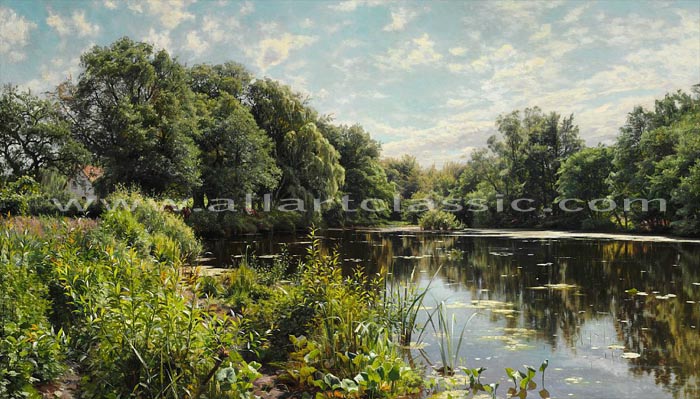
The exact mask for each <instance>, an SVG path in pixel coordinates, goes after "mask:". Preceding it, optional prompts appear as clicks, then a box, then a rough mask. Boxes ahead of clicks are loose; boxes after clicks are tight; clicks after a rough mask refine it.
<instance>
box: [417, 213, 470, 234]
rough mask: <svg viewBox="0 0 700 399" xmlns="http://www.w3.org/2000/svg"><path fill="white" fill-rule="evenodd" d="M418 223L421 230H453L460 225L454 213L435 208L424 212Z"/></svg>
mask: <svg viewBox="0 0 700 399" xmlns="http://www.w3.org/2000/svg"><path fill="white" fill-rule="evenodd" d="M418 224H419V225H420V227H421V229H423V230H455V229H459V228H460V227H461V224H460V223H459V221H458V220H457V218H456V217H455V215H454V214H452V213H450V212H446V211H441V210H437V209H433V210H430V211H427V212H425V213H424V214H423V215H422V216H421V217H420V219H419V220H418Z"/></svg>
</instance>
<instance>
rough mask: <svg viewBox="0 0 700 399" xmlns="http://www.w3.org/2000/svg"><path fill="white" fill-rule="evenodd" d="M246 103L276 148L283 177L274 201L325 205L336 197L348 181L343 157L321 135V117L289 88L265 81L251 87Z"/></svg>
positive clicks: (276, 157) (275, 155)
mask: <svg viewBox="0 0 700 399" xmlns="http://www.w3.org/2000/svg"><path fill="white" fill-rule="evenodd" d="M245 103H247V104H249V106H250V112H251V113H252V114H253V116H254V117H255V121H256V122H257V124H258V126H259V127H260V128H262V129H263V130H264V131H265V132H266V133H267V135H268V136H269V137H270V138H271V139H272V141H273V142H274V145H275V148H274V151H273V154H274V157H275V159H276V160H277V165H278V166H279V168H280V169H281V170H282V177H281V179H280V183H279V185H278V187H277V189H276V190H275V192H274V199H275V200H276V201H279V200H281V199H282V198H299V199H303V200H305V201H308V200H309V199H310V197H313V198H318V199H321V200H323V201H325V200H328V199H331V198H333V197H334V196H336V194H337V193H338V190H339V189H340V187H342V185H343V181H344V169H343V167H342V166H341V165H340V155H339V154H338V151H336V149H335V148H333V145H332V144H331V143H330V142H329V141H328V140H327V139H326V138H325V137H324V136H323V134H321V132H319V130H318V128H317V126H316V121H317V118H318V116H317V113H316V112H315V111H314V110H313V109H311V108H310V107H309V106H308V105H307V103H306V100H305V99H304V98H303V97H302V96H301V95H299V94H298V93H294V92H293V91H292V90H291V89H290V88H289V87H288V86H284V85H282V84H280V83H278V82H275V81H273V80H270V79H265V80H258V81H255V82H254V83H252V84H251V85H250V87H249V89H248V93H247V95H246V99H245Z"/></svg>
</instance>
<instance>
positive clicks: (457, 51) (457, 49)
mask: <svg viewBox="0 0 700 399" xmlns="http://www.w3.org/2000/svg"><path fill="white" fill-rule="evenodd" d="M449 52H450V54H452V55H454V56H460V55H464V54H466V53H467V49H466V48H464V47H452V48H451V49H450V50H449Z"/></svg>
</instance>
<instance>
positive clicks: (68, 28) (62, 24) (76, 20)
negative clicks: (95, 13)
mask: <svg viewBox="0 0 700 399" xmlns="http://www.w3.org/2000/svg"><path fill="white" fill-rule="evenodd" d="M46 24H47V25H48V26H50V27H52V28H54V29H55V30H56V33H58V35H59V36H61V37H64V36H68V35H70V34H74V35H77V36H78V37H87V36H94V35H96V34H97V33H98V32H99V31H100V27H99V26H98V25H97V24H91V23H90V22H88V20H87V19H86V18H85V10H76V11H73V14H72V16H71V17H70V18H67V17H62V16H61V15H59V14H55V13H53V12H52V11H49V16H48V17H47V18H46Z"/></svg>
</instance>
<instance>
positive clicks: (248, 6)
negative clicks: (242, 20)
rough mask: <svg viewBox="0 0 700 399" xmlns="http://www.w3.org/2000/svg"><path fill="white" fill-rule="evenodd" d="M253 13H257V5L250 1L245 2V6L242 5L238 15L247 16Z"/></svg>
mask: <svg viewBox="0 0 700 399" xmlns="http://www.w3.org/2000/svg"><path fill="white" fill-rule="evenodd" d="M253 11H255V4H253V3H252V2H250V1H245V2H243V4H241V8H240V10H239V11H238V13H239V14H241V16H246V15H249V14H252V13H253Z"/></svg>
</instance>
